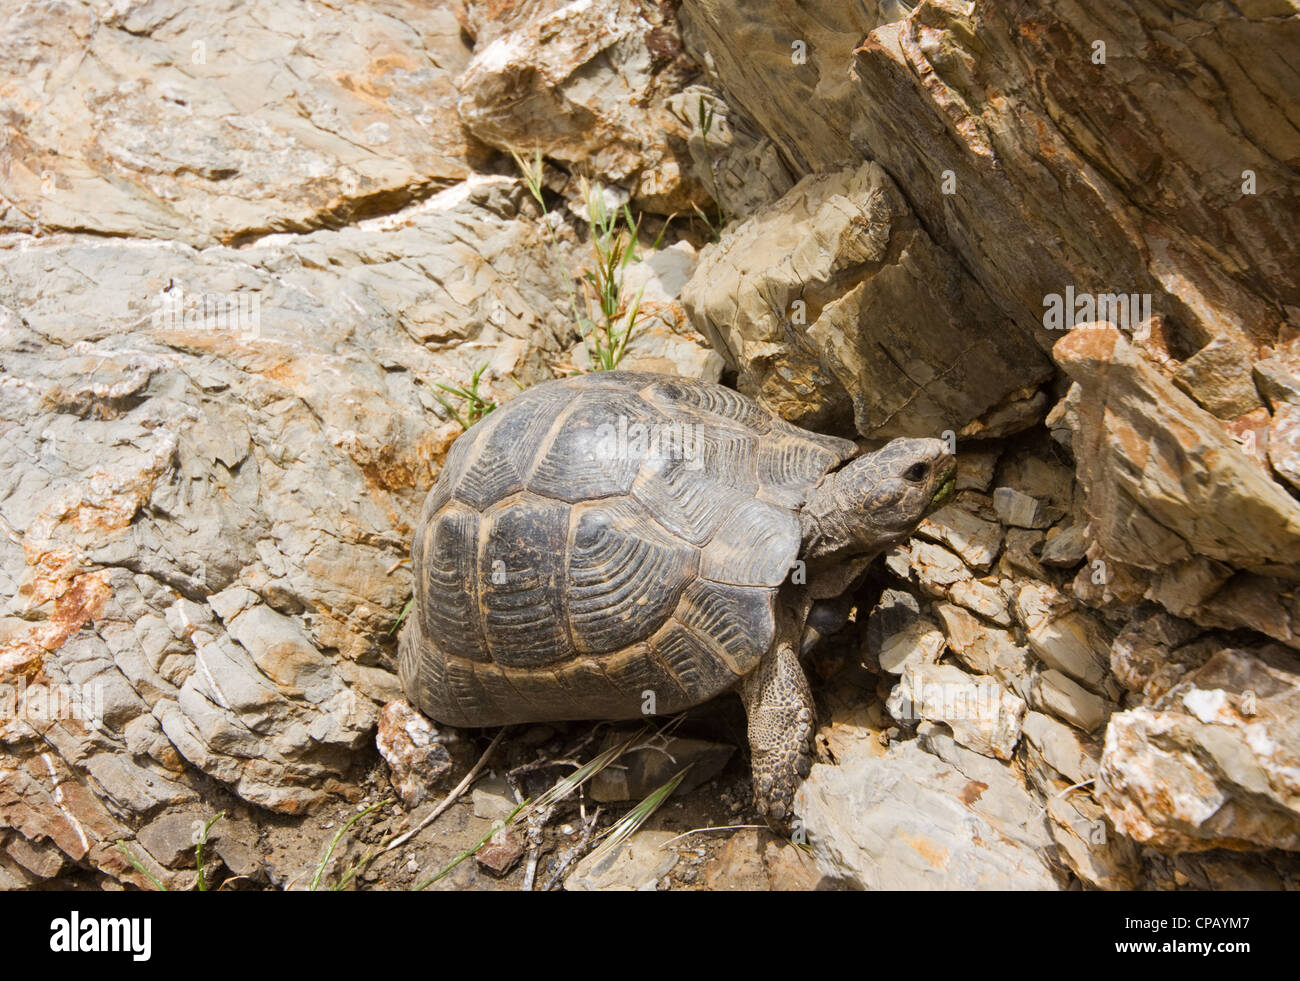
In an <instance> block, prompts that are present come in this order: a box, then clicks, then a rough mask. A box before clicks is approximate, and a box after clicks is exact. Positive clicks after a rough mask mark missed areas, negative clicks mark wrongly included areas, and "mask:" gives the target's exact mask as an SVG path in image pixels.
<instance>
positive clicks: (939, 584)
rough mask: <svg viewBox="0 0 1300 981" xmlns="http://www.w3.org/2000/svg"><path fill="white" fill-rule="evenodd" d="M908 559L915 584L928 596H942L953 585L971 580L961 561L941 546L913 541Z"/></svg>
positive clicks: (969, 572)
mask: <svg viewBox="0 0 1300 981" xmlns="http://www.w3.org/2000/svg"><path fill="white" fill-rule="evenodd" d="M909 558H910V563H911V570H912V572H913V573H914V574H915V576H916V579H917V582H919V583H920V584H921V588H922V589H923V590H924V591H925V592H926V594H927V595H930V596H943V595H944V594H945V593H946V592H947V589H948V587H949V586H951V585H952V584H953V583H955V582H960V581H961V580H963V579H970V578H971V571H970V569H968V568H966V565H965V564H964V563H963V562H962V560H961V559H959V558H958V557H957V556H956V555H954V554H953V553H952V552H949V551H948V550H947V549H946V548H944V547H943V546H941V545H935V544H932V543H931V542H924V541H916V540H913V542H912V546H911V550H910V554H909Z"/></svg>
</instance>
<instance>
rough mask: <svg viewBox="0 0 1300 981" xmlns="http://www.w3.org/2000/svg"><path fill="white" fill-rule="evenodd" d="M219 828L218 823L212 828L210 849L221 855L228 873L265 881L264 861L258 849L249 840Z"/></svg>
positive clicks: (254, 880)
mask: <svg viewBox="0 0 1300 981" xmlns="http://www.w3.org/2000/svg"><path fill="white" fill-rule="evenodd" d="M220 828H221V826H220V825H219V824H218V825H216V826H214V827H213V829H212V832H211V834H212V841H213V844H212V849H213V851H215V852H216V853H217V855H219V856H220V857H221V861H222V862H223V863H224V864H225V866H226V868H227V869H229V870H230V874H231V875H238V876H244V877H246V878H248V879H251V880H252V881H253V882H257V883H262V882H265V881H266V878H267V876H266V863H265V862H264V861H263V860H262V856H261V854H259V852H258V850H257V849H256V848H255V847H254V846H253V844H252V843H250V841H248V840H244V839H242V838H241V837H239V836H238V835H237V834H235V833H232V832H230V831H229V830H225V831H221V830H220ZM255 840H256V839H255V838H253V839H252V841H255Z"/></svg>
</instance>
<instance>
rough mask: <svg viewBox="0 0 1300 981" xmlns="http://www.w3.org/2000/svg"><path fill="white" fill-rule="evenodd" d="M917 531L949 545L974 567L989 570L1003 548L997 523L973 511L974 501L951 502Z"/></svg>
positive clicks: (918, 527) (924, 522)
mask: <svg viewBox="0 0 1300 981" xmlns="http://www.w3.org/2000/svg"><path fill="white" fill-rule="evenodd" d="M916 534H917V535H920V536H921V537H922V538H929V539H932V540H934V541H936V542H941V543H942V544H944V545H947V546H948V547H949V548H950V549H952V550H953V551H954V552H956V553H957V554H958V555H960V556H961V559H962V561H963V562H965V563H966V564H967V565H968V566H970V567H971V568H973V569H980V570H983V569H987V568H988V567H989V566H991V565H992V564H993V562H994V561H995V560H996V559H997V557H998V551H999V549H1001V547H1002V529H1001V528H999V527H998V525H997V522H995V521H989V520H987V519H985V518H982V517H980V516H978V515H977V514H975V513H973V511H972V509H971V504H970V503H968V502H966V501H957V502H954V503H952V504H948V505H946V506H944V507H942V508H940V509H939V510H938V511H935V512H934V514H931V515H930V516H929V517H927V518H926V519H925V520H923V521H922V522H921V523H920V524H919V525H917V528H916Z"/></svg>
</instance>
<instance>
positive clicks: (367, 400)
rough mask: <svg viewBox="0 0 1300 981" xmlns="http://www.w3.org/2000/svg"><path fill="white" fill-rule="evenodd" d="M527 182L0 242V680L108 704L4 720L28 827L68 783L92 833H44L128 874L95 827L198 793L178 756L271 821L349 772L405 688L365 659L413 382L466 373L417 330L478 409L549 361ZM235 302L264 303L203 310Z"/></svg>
mask: <svg viewBox="0 0 1300 981" xmlns="http://www.w3.org/2000/svg"><path fill="white" fill-rule="evenodd" d="M129 43H132V44H134V43H135V42H134V41H132V42H129ZM521 193H522V191H521V189H520V188H519V187H517V185H515V184H514V183H513V182H511V181H506V180H503V179H500V178H484V179H481V180H471V181H467V182H465V183H464V184H463V185H461V186H460V187H458V188H457V189H455V190H454V192H447V193H446V195H445V196H440V197H437V198H433V199H430V200H428V201H426V202H424V203H422V204H420V205H419V206H418V207H416V208H413V209H411V210H409V211H408V212H406V213H404V214H402V215H400V216H396V217H388V218H380V219H374V220H373V221H368V222H361V223H358V224H355V225H351V226H348V227H346V228H341V229H338V230H330V231H320V232H315V233H311V234H304V235H296V236H284V237H276V236H268V237H263V238H261V239H260V240H258V241H257V242H256V243H254V244H250V245H248V246H246V247H244V248H242V249H229V248H224V247H214V248H209V249H204V250H196V249H193V248H189V247H187V246H183V245H176V244H167V243H138V242H127V241H125V240H119V239H116V238H102V237H101V238H91V239H87V238H78V237H70V236H64V237H61V238H58V237H49V238H43V239H39V240H36V241H34V242H32V243H30V244H28V245H25V246H23V247H21V248H20V247H19V246H18V245H16V244H15V243H13V242H0V250H3V252H4V254H5V260H4V262H3V264H0V268H3V270H4V271H3V272H0V359H3V362H4V365H5V376H6V378H9V377H11V376H12V377H22V378H23V379H24V381H23V384H22V386H21V387H16V386H10V385H6V386H5V387H4V388H3V391H2V392H0V418H2V419H3V420H4V425H5V426H6V427H8V428H7V439H6V440H5V441H4V444H3V446H0V461H3V463H2V465H0V473H3V475H4V476H3V477H0V485H2V486H0V496H3V498H4V500H5V502H6V503H5V506H4V512H5V513H4V519H5V521H6V522H8V526H10V527H12V528H15V529H22V533H21V534H18V533H17V532H15V536H16V537H8V536H0V575H2V576H3V578H4V579H5V581H6V582H9V583H11V584H13V588H12V589H11V590H8V591H6V596H7V597H8V598H7V599H6V600H4V601H2V602H0V623H2V624H4V625H5V626H4V627H3V629H0V682H2V683H6V684H7V683H8V682H9V681H10V680H11V678H13V677H15V675H14V674H13V672H18V673H23V672H26V671H28V670H29V668H28V667H26V666H28V665H31V664H33V663H34V661H33V660H32V658H33V657H34V656H35V653H36V652H39V653H40V657H41V659H42V663H43V671H44V672H45V674H46V676H47V678H48V679H49V680H50V682H51V683H52V684H55V685H59V686H65V687H66V689H67V690H68V691H81V690H83V689H85V690H92V691H93V690H97V691H99V692H102V699H101V704H102V717H103V718H102V722H103V725H102V727H101V728H95V727H93V726H85V725H82V724H81V723H80V720H78V719H67V720H58V721H57V722H56V723H55V724H54V725H53V726H52V727H49V728H48V729H47V731H46V732H45V733H44V734H43V735H41V736H40V737H39V738H37V736H36V733H35V731H34V730H31V729H30V728H28V729H26V730H23V731H15V733H14V734H13V737H12V740H11V741H10V742H9V743H8V744H7V746H6V749H7V751H9V752H11V753H12V754H14V755H15V757H16V758H18V759H23V760H31V761H32V763H33V766H32V767H31V768H30V769H29V767H28V766H27V765H26V764H23V765H21V766H19V767H16V768H11V769H6V768H3V767H0V802H3V801H8V802H9V803H8V804H5V803H0V810H3V811H5V812H6V813H7V815H8V817H7V820H8V823H9V826H11V827H21V828H24V829H29V830H30V831H31V834H33V835H36V836H38V837H43V836H45V835H46V832H44V831H38V830H36V829H38V828H48V827H51V826H57V825H59V824H60V823H62V822H63V821H64V818H63V817H62V816H60V815H62V813H63V812H62V811H61V810H60V808H59V807H58V806H57V805H56V804H55V802H54V798H53V790H54V788H55V787H56V786H59V785H61V784H63V783H66V782H67V781H71V782H72V783H74V784H77V785H78V786H82V787H84V788H85V789H84V791H82V792H81V794H80V796H79V797H78V798H77V799H75V800H74V801H73V803H72V804H71V805H67V804H65V806H68V807H69V809H70V810H71V812H72V813H73V814H75V815H76V816H77V820H78V821H79V822H80V823H81V824H82V826H83V827H84V828H86V829H95V830H94V832H93V834H91V832H90V831H89V830H87V833H86V839H85V840H84V841H83V840H82V838H81V836H80V835H78V834H71V836H65V835H62V834H61V835H59V836H58V837H56V838H55V839H54V840H55V841H56V843H57V845H58V847H59V848H60V849H64V848H66V849H71V851H65V854H66V855H67V856H68V858H69V859H70V860H71V861H76V862H82V861H87V862H90V863H93V864H94V865H95V866H96V867H98V868H100V869H102V870H104V871H105V873H106V874H108V875H110V876H116V877H118V878H121V879H122V880H123V881H128V882H135V883H138V884H141V885H142V886H143V887H147V886H148V881H147V880H146V879H145V878H144V877H143V876H141V875H140V874H139V873H137V872H136V871H135V870H134V869H132V868H131V867H130V865H129V864H128V863H126V862H125V860H124V859H123V858H122V856H121V855H120V853H118V852H117V850H116V847H115V844H114V843H115V842H116V841H117V840H118V839H132V838H134V837H135V835H136V832H137V830H138V828H139V827H140V825H141V824H142V823H143V822H144V821H145V820H147V819H148V818H150V817H153V816H155V815H157V814H159V813H161V812H162V811H163V810H165V809H166V808H168V807H173V806H177V805H181V804H184V803H186V802H192V801H193V800H194V799H195V798H196V796H197V794H196V792H195V790H194V789H192V788H191V787H190V786H189V785H188V784H187V781H189V780H192V779H193V772H192V771H191V773H190V774H188V775H185V776H182V774H183V773H184V771H185V770H187V769H189V768H193V770H197V771H201V772H203V773H205V774H207V775H208V776H209V777H212V778H213V779H215V780H217V781H219V782H221V783H224V784H225V785H226V786H227V787H228V788H229V789H230V790H231V791H232V792H233V793H235V794H236V795H237V796H239V797H242V798H243V799H244V800H246V801H248V802H250V803H254V804H257V805H258V806H260V807H264V808H267V809H270V810H273V811H278V812H280V813H281V814H290V815H292V814H301V813H303V812H304V811H306V810H308V809H310V808H312V807H315V806H317V805H318V804H319V803H321V802H322V801H323V800H324V799H325V798H326V796H327V795H328V794H329V793H331V792H332V789H331V788H338V787H340V786H342V785H341V784H340V783H339V780H340V778H341V777H342V776H343V775H344V774H345V773H347V772H348V770H349V769H350V768H351V767H352V765H353V763H354V762H355V759H356V751H357V750H358V749H360V748H361V746H363V745H364V744H365V743H366V742H367V741H368V740H369V739H370V738H372V733H373V729H374V726H375V724H376V722H377V721H378V717H379V709H378V706H379V705H380V704H383V703H384V702H387V701H391V700H392V699H393V698H395V697H397V696H398V695H399V694H400V693H399V692H398V690H397V684H396V679H395V677H394V675H393V674H392V672H391V671H390V670H388V669H386V668H384V667H381V666H380V663H381V657H383V656H385V653H384V645H385V644H386V643H387V644H391V640H390V639H389V636H390V635H389V631H390V629H391V627H392V625H393V622H394V620H395V619H396V617H397V615H398V613H399V611H400V610H401V608H402V606H403V604H404V602H405V600H406V598H407V597H408V596H409V595H410V573H409V570H408V569H406V568H404V567H402V566H401V565H400V564H399V560H400V559H402V558H403V557H404V556H405V555H406V553H407V550H408V548H409V534H410V528H411V525H412V523H413V521H414V519H415V517H416V515H417V514H418V510H419V507H420V504H421V501H422V498H423V495H424V492H425V491H426V490H427V488H428V486H429V485H430V484H431V483H432V481H433V479H434V476H435V475H436V474H437V472H438V469H439V467H440V465H441V459H442V455H443V454H444V453H445V451H446V448H447V446H448V445H449V443H450V440H451V438H452V436H453V434H454V432H455V431H458V429H459V427H458V426H456V424H455V423H447V422H443V421H441V420H440V419H439V413H440V412H444V410H443V409H442V407H441V406H440V405H439V404H438V402H437V400H436V399H435V398H434V393H435V392H436V391H437V389H436V388H435V387H434V386H435V385H436V384H437V383H438V382H440V381H443V380H446V381H453V380H457V379H460V380H464V379H466V378H468V376H469V374H471V373H472V371H473V368H471V367H469V366H470V365H474V364H476V363H481V362H478V358H479V357H480V356H481V355H479V354H478V353H477V349H476V348H474V347H468V348H461V347H458V348H457V350H456V351H454V352H453V351H448V352H444V351H438V350H434V349H433V348H434V347H437V346H438V345H439V344H441V343H442V342H440V341H435V340H434V338H436V337H443V338H447V339H450V338H452V337H455V338H456V339H457V340H458V342H460V343H470V344H477V343H482V344H483V345H484V347H485V348H486V349H487V350H488V351H490V352H492V353H491V355H490V361H491V364H492V370H491V371H490V372H489V374H488V376H487V379H488V380H487V381H486V384H485V389H486V391H487V392H488V394H489V396H490V397H491V396H492V395H493V394H494V386H495V385H498V384H501V379H503V378H504V376H505V375H507V374H511V373H513V374H514V375H515V377H519V378H521V380H525V381H527V380H537V379H539V378H544V377H547V375H548V372H549V369H547V368H546V366H545V364H544V362H543V359H542V356H543V354H546V353H547V352H549V354H548V356H555V355H558V354H559V353H560V351H561V350H562V347H561V344H560V342H559V340H558V338H559V336H560V332H561V331H563V330H567V327H565V326H564V324H565V318H564V315H563V314H562V313H561V310H560V306H559V301H558V299H557V300H552V299H550V297H560V296H562V295H563V289H562V287H560V288H559V289H557V288H556V284H557V283H559V282H562V280H560V279H558V276H557V270H556V268H555V266H554V264H553V260H552V259H551V257H550V255H549V253H548V251H547V250H546V249H545V248H544V247H543V245H542V239H541V238H540V236H539V233H538V232H537V230H536V229H535V228H534V227H533V226H532V225H531V224H530V223H529V222H528V221H527V220H525V219H523V218H521V217H520V216H519V212H518V206H519V203H520V196H521ZM57 269H65V270H68V269H77V270H79V272H78V274H77V275H76V276H73V277H71V278H66V279H65V278H62V274H57V273H56V274H55V275H54V278H51V274H50V272H49V271H50V270H57ZM169 283H171V285H172V289H171V290H168V289H167V287H168V285H169ZM237 296H256V297H259V298H260V301H259V303H258V304H256V305H254V304H251V303H248V304H244V305H243V306H242V307H240V308H239V310H240V311H242V313H240V312H239V311H237V312H236V314H229V310H227V311H225V312H221V311H216V312H214V311H215V309H216V308H212V309H209V305H208V301H207V299H204V298H213V297H226V298H228V297H237ZM169 297H172V298H171V299H169ZM182 297H188V298H190V299H186V300H184V301H183V302H182V301H181V299H179V298H182ZM191 301H193V302H191ZM200 301H202V302H200ZM151 308H152V309H151ZM12 309H19V310H21V311H22V317H21V318H19V317H17V316H16V315H14V314H13V313H12V312H11V310H12ZM218 313H221V315H220V316H218ZM228 314H229V315H228ZM245 314H247V317H246V318H245V319H241V318H243V317H244V315H245ZM427 345H432V347H431V346H427ZM54 351H60V352H62V351H67V352H69V353H68V356H67V357H54V356H53V355H52V352H54ZM498 372H499V374H498ZM494 378H495V379H496V380H495V381H493V380H491V379H494ZM507 386H508V387H505V388H504V389H503V391H504V392H509V391H511V390H516V389H515V386H514V385H513V384H512V383H507ZM496 397H504V396H503V395H502V394H499V393H498V394H496ZM38 461H43V462H40V463H39V465H38V463H37V462H38ZM209 599H210V600H211V605H209V602H208V601H209ZM92 628H93V629H92ZM45 652H49V653H45ZM86 686H89V687H88V688H87V687H86ZM128 744H129V746H130V747H131V750H132V751H131V752H128V751H127V747H128ZM137 750H138V752H137ZM40 754H46V755H47V756H48V757H49V763H48V764H47V763H46V762H42V759H41V756H40ZM61 759H62V760H65V761H66V763H65V762H60V760H61ZM6 783H11V784H12V786H8V787H7V788H6V787H5V785H6ZM42 787H43V789H40V788H42ZM96 795H102V797H103V802H102V803H100V802H98V801H97V800H96ZM67 796H68V794H67V793H66V792H65V797H67ZM217 809H220V808H219V807H214V808H212V810H213V811H215V810H217ZM24 833H25V834H26V833H27V832H26V831H25V832H24ZM88 848H89V851H88V850H87V849H88ZM155 874H157V875H159V876H160V877H161V878H162V879H163V881H164V882H165V883H166V882H170V881H172V880H173V878H174V877H173V875H172V873H170V872H167V871H164V870H162V869H161V868H160V869H158V870H157V871H156V872H155ZM177 875H179V873H177Z"/></svg>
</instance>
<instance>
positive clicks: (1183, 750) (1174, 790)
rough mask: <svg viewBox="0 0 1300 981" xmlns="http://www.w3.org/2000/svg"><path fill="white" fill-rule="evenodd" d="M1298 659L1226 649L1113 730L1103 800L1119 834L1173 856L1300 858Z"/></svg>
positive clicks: (1101, 782) (1101, 784)
mask: <svg viewBox="0 0 1300 981" xmlns="http://www.w3.org/2000/svg"><path fill="white" fill-rule="evenodd" d="M1298 681H1300V678H1298V677H1297V673H1296V666H1295V659H1294V658H1293V657H1291V656H1289V655H1288V654H1285V653H1283V649H1282V648H1280V647H1272V648H1261V649H1259V650H1254V651H1248V650H1243V649H1234V648H1222V649H1220V650H1219V651H1218V652H1217V653H1215V654H1214V655H1213V656H1212V657H1211V658H1210V659H1209V660H1208V661H1206V663H1205V664H1204V665H1202V666H1201V667H1199V668H1197V669H1196V670H1195V671H1193V672H1192V673H1190V674H1189V675H1187V676H1186V677H1185V678H1184V679H1183V680H1182V681H1181V682H1179V684H1177V685H1175V686H1174V687H1173V688H1172V689H1170V690H1169V691H1168V692H1167V693H1165V695H1163V696H1162V697H1161V698H1160V699H1159V700H1158V701H1157V702H1156V704H1155V705H1154V706H1152V707H1142V708H1137V709H1132V710H1130V711H1127V712H1121V713H1118V714H1117V715H1115V716H1113V717H1112V718H1111V724H1110V726H1109V727H1108V728H1107V730H1106V742H1105V748H1104V750H1103V753H1102V759H1101V768H1100V774H1099V779H1098V787H1097V790H1098V798H1099V799H1100V801H1101V803H1102V805H1103V806H1104V807H1105V808H1106V814H1107V816H1108V817H1109V818H1110V820H1111V821H1112V822H1113V823H1114V825H1115V827H1116V828H1118V829H1119V830H1120V831H1122V832H1123V833H1124V834H1126V835H1129V836H1131V837H1133V838H1135V839H1136V840H1137V841H1139V842H1142V843H1144V844H1149V845H1152V846H1154V847H1157V848H1162V849H1169V850H1173V851H1198V850H1204V849H1207V848H1233V849H1245V848H1284V849H1290V850H1300V806H1298V805H1297V795H1296V792H1295V773H1296V768H1297V764H1298V763H1300V752H1298V751H1297V746H1296V733H1297V732H1300V728H1298V727H1297V721H1300V720H1297V719H1296V718H1295V715H1296V700H1295V697H1294V692H1295V690H1296V687H1297V682H1298Z"/></svg>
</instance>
